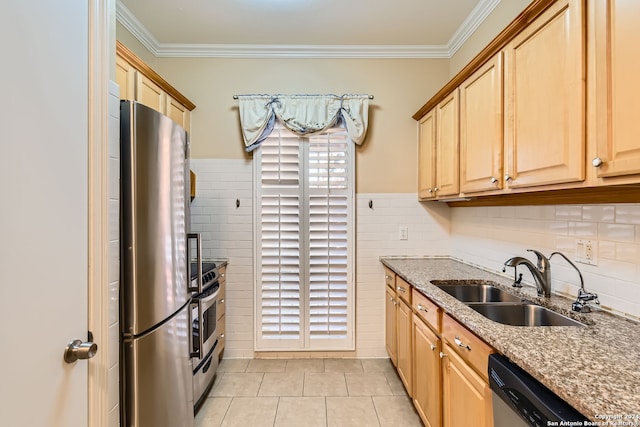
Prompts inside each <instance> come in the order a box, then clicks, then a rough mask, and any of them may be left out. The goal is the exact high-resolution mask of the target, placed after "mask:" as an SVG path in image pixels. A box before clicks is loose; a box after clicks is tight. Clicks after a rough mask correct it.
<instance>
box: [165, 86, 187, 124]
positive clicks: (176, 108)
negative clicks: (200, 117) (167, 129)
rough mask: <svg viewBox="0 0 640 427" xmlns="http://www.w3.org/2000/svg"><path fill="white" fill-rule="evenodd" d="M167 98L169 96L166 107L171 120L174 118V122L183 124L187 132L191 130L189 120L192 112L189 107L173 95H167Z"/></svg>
mask: <svg viewBox="0 0 640 427" xmlns="http://www.w3.org/2000/svg"><path fill="white" fill-rule="evenodd" d="M166 98H167V106H166V109H165V111H166V115H167V116H168V117H169V118H170V119H171V120H173V121H174V122H176V123H178V124H179V125H180V126H182V127H183V128H184V129H185V130H186V131H187V132H189V125H190V123H189V122H190V118H191V117H190V115H191V112H190V111H189V110H188V109H187V107H185V106H184V105H182V104H181V103H180V102H178V101H177V100H176V99H175V98H173V97H172V96H170V95H166Z"/></svg>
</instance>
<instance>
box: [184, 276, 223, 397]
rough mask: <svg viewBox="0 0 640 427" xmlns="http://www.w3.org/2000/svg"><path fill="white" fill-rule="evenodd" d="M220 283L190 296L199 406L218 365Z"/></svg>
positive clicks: (194, 385) (195, 381) (195, 389)
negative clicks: (191, 299) (192, 296)
mask: <svg viewBox="0 0 640 427" xmlns="http://www.w3.org/2000/svg"><path fill="white" fill-rule="evenodd" d="M219 291H220V285H219V284H218V282H217V281H216V282H215V283H214V284H213V285H211V286H209V287H208V288H207V290H206V291H204V292H202V293H201V294H198V295H196V296H195V297H194V298H193V303H192V308H191V313H192V317H191V318H192V319H193V320H192V322H191V330H192V346H193V349H194V354H193V357H192V359H191V362H192V366H193V401H194V406H196V407H197V406H198V405H199V404H200V402H201V401H202V399H203V398H204V397H206V395H205V394H206V391H207V389H208V388H209V386H210V385H211V383H212V382H213V379H214V377H215V373H216V369H217V367H218V352H219V348H218V335H219V334H218V330H217V329H218V328H217V326H218V325H217V313H216V307H217V306H218V295H219Z"/></svg>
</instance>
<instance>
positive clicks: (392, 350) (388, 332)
mask: <svg viewBox="0 0 640 427" xmlns="http://www.w3.org/2000/svg"><path fill="white" fill-rule="evenodd" d="M397 305H398V303H397V302H396V293H395V292H393V291H392V290H391V289H389V287H388V286H386V298H385V302H384V307H385V329H384V337H385V340H384V343H385V347H386V349H387V354H388V355H389V357H390V358H391V362H392V363H393V366H397V365H398V357H397V353H396V349H397V341H396V329H397V324H396V306H397Z"/></svg>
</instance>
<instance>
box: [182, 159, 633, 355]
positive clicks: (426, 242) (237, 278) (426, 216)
mask: <svg viewBox="0 0 640 427" xmlns="http://www.w3.org/2000/svg"><path fill="white" fill-rule="evenodd" d="M191 167H192V169H193V171H194V172H195V173H196V175H197V185H196V198H195V200H194V201H193V203H192V211H191V220H192V228H193V230H194V231H196V232H201V233H202V235H203V251H204V256H205V257H208V258H219V257H223V258H228V260H229V266H228V270H227V271H228V275H227V309H226V310H227V312H226V316H227V345H226V349H225V357H230V358H244V357H253V355H254V353H253V333H254V329H253V328H254V317H253V298H254V288H253V286H254V271H253V184H252V176H253V169H252V164H251V162H250V161H246V160H225V159H193V160H192V161H191ZM236 201H239V202H240V206H239V207H236ZM370 203H371V207H369V204H370ZM356 215H357V220H356V328H357V329H356V355H357V356H358V357H384V356H385V355H386V353H385V349H384V316H381V313H383V312H384V282H383V280H382V277H383V269H382V265H381V264H380V261H379V257H380V256H392V255H408V256H422V255H427V256H429V255H451V256H454V257H456V258H458V259H461V260H463V261H467V262H470V263H473V264H476V265H479V266H482V267H484V268H487V269H490V270H493V271H496V272H500V271H501V270H502V265H503V263H504V262H505V261H506V260H507V259H508V258H510V257H512V256H516V255H519V256H526V257H528V258H529V259H531V260H534V259H535V257H534V256H533V254H531V253H529V252H526V249H528V248H532V249H537V250H539V251H541V252H543V253H545V254H546V255H549V254H550V253H551V252H553V251H560V252H562V253H564V254H565V255H567V256H568V257H569V258H570V259H571V260H575V256H576V242H577V240H578V239H581V240H589V241H591V242H592V244H593V246H594V249H595V258H596V263H597V265H586V264H576V265H577V266H578V267H579V268H580V271H581V272H582V274H583V276H584V279H585V287H586V289H587V290H589V291H592V292H597V293H598V294H599V296H600V301H601V303H602V305H603V306H606V307H608V308H609V309H611V310H612V311H614V312H617V313H619V314H624V315H627V316H630V317H634V318H637V317H640V256H639V255H640V204H621V205H555V206H517V207H515V206H509V207H469V208H448V207H447V206H446V205H445V204H444V203H439V202H428V203H420V202H418V201H417V197H416V195H415V194H414V193H403V194H396V193H393V194H382V193H367V194H364V193H359V194H357V195H356ZM401 229H406V231H407V233H406V240H405V239H401ZM518 272H521V273H523V274H524V280H525V281H528V282H532V278H531V276H530V275H529V272H528V270H527V269H525V268H519V269H518ZM504 274H505V275H509V276H510V275H512V274H513V270H512V269H508V271H507V272H506V273H504ZM552 280H553V283H552V289H553V290H554V291H555V292H560V293H563V294H567V295H568V296H570V297H575V295H576V293H577V287H578V284H579V279H578V276H577V273H576V272H575V270H573V268H571V266H569V264H567V263H566V261H564V260H563V259H562V258H561V257H554V258H553V259H552Z"/></svg>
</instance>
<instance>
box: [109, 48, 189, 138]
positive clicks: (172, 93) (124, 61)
mask: <svg viewBox="0 0 640 427" xmlns="http://www.w3.org/2000/svg"><path fill="white" fill-rule="evenodd" d="M116 82H117V83H118V85H119V86H120V99H129V100H132V101H138V102H140V103H141V104H144V105H146V106H147V107H150V108H153V109H154V110H156V111H159V112H161V113H162V114H164V115H166V116H168V117H169V118H171V119H172V120H173V121H174V122H176V123H178V124H179V125H181V126H182V127H183V128H185V129H186V130H187V131H189V130H190V127H191V117H190V115H191V111H192V110H193V109H194V108H196V106H195V104H194V103H193V102H191V101H189V99H187V98H186V97H185V96H184V95H182V94H181V93H180V92H178V90H176V89H175V88H174V87H173V86H171V85H170V84H169V83H167V81H166V80H164V79H163V78H162V77H160V75H159V74H158V73H156V72H155V71H154V70H153V69H151V68H150V67H149V66H148V65H147V64H145V63H144V62H143V61H142V60H141V59H140V58H139V57H138V56H136V55H135V54H134V53H133V52H131V51H130V50H129V49H128V48H127V47H126V46H124V45H123V44H122V43H120V42H116Z"/></svg>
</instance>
